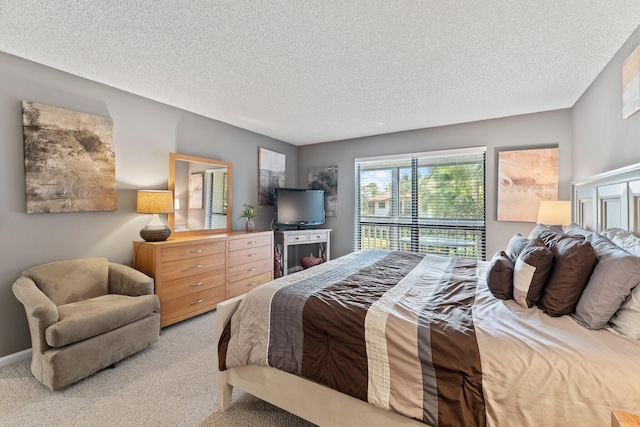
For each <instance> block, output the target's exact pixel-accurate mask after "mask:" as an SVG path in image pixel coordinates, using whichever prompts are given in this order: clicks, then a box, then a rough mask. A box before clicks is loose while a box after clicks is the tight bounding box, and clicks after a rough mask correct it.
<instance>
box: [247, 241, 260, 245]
mask: <svg viewBox="0 0 640 427" xmlns="http://www.w3.org/2000/svg"><path fill="white" fill-rule="evenodd" d="M256 243H258V242H257V241H255V240H252V241H250V242H247V245H255V244H256Z"/></svg>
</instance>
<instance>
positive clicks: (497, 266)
mask: <svg viewBox="0 0 640 427" xmlns="http://www.w3.org/2000/svg"><path fill="white" fill-rule="evenodd" d="M487 285H488V286H489V290H490V291H491V293H492V294H493V295H495V297H496V298H499V299H512V298H513V261H511V259H510V258H509V257H508V256H507V254H506V253H505V252H504V251H500V252H498V253H496V254H495V255H494V256H493V258H492V259H491V264H489V269H488V270H487Z"/></svg>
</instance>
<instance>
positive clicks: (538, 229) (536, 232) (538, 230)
mask: <svg viewBox="0 0 640 427" xmlns="http://www.w3.org/2000/svg"><path fill="white" fill-rule="evenodd" d="M545 231H549V227H547V226H546V225H543V224H536V226H535V227H533V230H531V233H529V240H535V239H537V238H538V237H540V235H541V234H542V233H544V232H545Z"/></svg>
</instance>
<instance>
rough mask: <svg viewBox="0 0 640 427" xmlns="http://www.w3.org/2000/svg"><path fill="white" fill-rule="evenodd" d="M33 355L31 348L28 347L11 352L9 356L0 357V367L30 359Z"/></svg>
mask: <svg viewBox="0 0 640 427" xmlns="http://www.w3.org/2000/svg"><path fill="white" fill-rule="evenodd" d="M30 357H31V349H30V348H28V349H26V350H22V351H19V352H17V353H13V354H9V355H7V356H3V357H0V368H2V367H4V366H9V365H13V364H14V363H18V362H20V361H22V360H24V359H29V358H30Z"/></svg>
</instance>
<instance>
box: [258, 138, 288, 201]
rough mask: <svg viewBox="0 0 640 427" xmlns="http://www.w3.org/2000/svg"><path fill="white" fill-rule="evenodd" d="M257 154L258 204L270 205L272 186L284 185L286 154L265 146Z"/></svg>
mask: <svg viewBox="0 0 640 427" xmlns="http://www.w3.org/2000/svg"><path fill="white" fill-rule="evenodd" d="M258 154H259V156H258V180H259V183H258V184H259V186H258V204H259V205H272V204H273V199H274V194H273V193H274V188H276V187H278V188H281V187H284V176H285V161H286V156H285V155H284V154H282V153H277V152H275V151H271V150H267V149H266V148H259V152H258Z"/></svg>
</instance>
